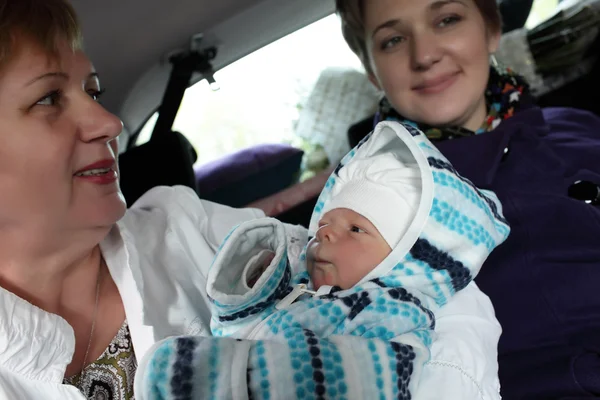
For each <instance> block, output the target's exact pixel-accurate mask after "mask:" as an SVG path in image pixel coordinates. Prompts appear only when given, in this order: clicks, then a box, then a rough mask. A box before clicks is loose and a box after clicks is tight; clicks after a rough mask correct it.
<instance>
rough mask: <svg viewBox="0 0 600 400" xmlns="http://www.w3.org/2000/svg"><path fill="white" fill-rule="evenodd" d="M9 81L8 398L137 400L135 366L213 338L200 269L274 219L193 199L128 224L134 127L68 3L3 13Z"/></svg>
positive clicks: (0, 140)
mask: <svg viewBox="0 0 600 400" xmlns="http://www.w3.org/2000/svg"><path fill="white" fill-rule="evenodd" d="M0 71H1V73H0V104H1V107H0V121H1V123H0V193H1V194H0V243H1V244H0V285H1V288H0V297H1V299H0V321H1V322H0V398H2V399H82V398H93V399H100V398H102V399H132V398H134V397H133V392H132V388H133V377H134V373H135V370H136V365H137V363H136V354H143V353H144V351H145V349H146V348H148V347H149V346H150V345H151V344H153V343H154V340H155V339H160V338H163V337H165V336H167V335H169V334H173V333H179V334H181V333H185V332H190V331H197V328H198V329H199V328H201V323H200V321H203V320H204V319H206V318H209V314H208V309H207V308H206V305H205V302H203V301H202V295H203V293H204V284H203V276H202V271H201V270H200V266H201V265H203V264H204V265H207V264H208V263H209V262H210V260H211V258H212V257H213V255H214V250H215V248H216V246H217V245H218V243H219V242H220V241H221V240H222V238H223V237H224V236H225V234H226V233H227V232H228V230H229V229H230V228H231V226H232V225H234V224H237V223H239V222H241V221H244V220H247V219H251V218H254V217H256V216H262V214H260V213H258V212H257V211H255V210H234V209H229V208H226V207H222V206H217V205H214V204H210V203H204V202H201V201H200V200H199V199H198V198H197V196H196V195H195V194H194V193H191V192H189V191H187V190H185V189H181V188H178V189H167V188H162V189H159V190H156V191H154V192H153V193H149V194H148V195H147V196H146V197H145V198H144V199H142V200H141V201H140V203H139V204H138V205H137V206H136V208H135V209H133V210H130V211H129V212H127V214H126V206H125V201H124V198H123V196H122V194H121V191H120V189H119V182H118V168H117V141H116V138H117V136H118V135H119V133H120V132H121V129H122V124H121V121H120V120H119V119H118V118H117V117H115V116H114V115H112V114H110V113H108V112H107V111H106V110H104V109H103V108H102V106H101V105H100V104H99V103H98V99H99V97H100V96H101V94H102V90H103V89H102V87H101V86H100V80H99V77H98V74H97V73H96V72H95V71H94V68H93V66H92V64H90V61H89V60H88V59H87V58H86V57H85V55H84V53H83V52H82V51H81V39H80V34H79V26H78V25H77V19H76V16H75V14H74V12H73V9H72V8H71V6H70V5H69V4H68V3H66V2H65V1H62V0H18V1H14V0H9V1H7V0H3V1H0ZM125 214H126V215H125ZM124 215H125V217H124V218H123V216H124ZM119 220H121V222H120V223H119V224H118V225H115V224H116V222H117V221H119ZM167 275H172V276H175V277H176V279H174V280H169V278H166V276H167ZM156 293H160V296H159V295H157V294H156ZM157 296H158V297H159V299H158V300H154V299H156V298H157ZM161 296H162V297H161ZM134 353H135V354H134ZM63 381H64V383H65V384H63ZM82 392H83V393H85V397H84V396H82V394H81V393H82ZM103 396H104V397H103Z"/></svg>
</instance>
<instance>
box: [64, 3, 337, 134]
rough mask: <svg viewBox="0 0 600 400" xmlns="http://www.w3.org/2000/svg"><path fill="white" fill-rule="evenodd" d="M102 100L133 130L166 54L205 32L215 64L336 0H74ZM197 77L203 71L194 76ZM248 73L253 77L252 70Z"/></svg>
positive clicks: (159, 86) (152, 105)
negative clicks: (213, 48)
mask: <svg viewBox="0 0 600 400" xmlns="http://www.w3.org/2000/svg"><path fill="white" fill-rule="evenodd" d="M73 5H74V6H75V8H76V9H77V12H78V14H79V16H80V18H81V20H82V24H83V33H84V38H85V48H86V51H87V53H88V55H89V57H90V58H91V60H92V61H93V62H94V64H95V66H96V69H97V70H98V72H99V73H100V75H101V79H102V82H103V85H104V86H105V87H107V89H108V90H107V93H106V96H105V98H104V104H105V106H106V107H107V108H108V109H109V110H111V111H112V112H115V113H116V114H117V115H119V117H121V118H122V119H123V122H124V123H125V126H126V128H127V130H128V131H132V132H134V131H136V130H137V129H139V128H140V127H141V126H142V124H143V122H144V121H145V120H146V119H147V118H148V117H149V116H150V115H151V114H152V112H153V111H154V110H155V109H156V108H157V107H158V106H159V104H160V101H161V99H162V95H163V93H164V89H165V87H166V83H167V81H168V78H169V73H170V70H171V65H170V64H169V63H168V57H167V56H168V55H169V54H172V53H173V52H174V51H176V50H177V49H184V48H187V46H188V45H189V40H190V37H191V36H192V35H193V34H195V33H199V32H202V33H204V34H205V41H206V44H207V45H211V44H215V45H217V47H218V54H217V57H216V59H215V60H214V61H213V66H214V68H215V70H218V69H220V68H223V67H224V66H226V65H228V64H230V63H232V62H234V61H236V60H238V59H239V58H241V57H243V56H245V55H247V54H249V53H250V52H253V51H255V50H257V49H259V48H261V47H263V46H265V45H267V44H269V43H271V42H273V41H274V40H277V39H279V38H281V37H283V36H285V35H287V34H289V33H291V32H293V31H295V30H297V29H299V28H301V27H303V26H305V25H307V24H309V23H311V22H314V21H316V20H318V19H320V18H322V17H324V16H326V15H328V14H331V13H332V12H333V11H334V1H333V0H262V1H256V0H219V1H210V0H127V1H122V0H103V1H100V2H96V1H89V0H73ZM194 79H195V81H197V80H199V79H201V77H200V76H195V77H194ZM248 79H252V77H251V76H249V77H248Z"/></svg>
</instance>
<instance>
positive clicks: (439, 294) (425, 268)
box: [394, 254, 450, 305]
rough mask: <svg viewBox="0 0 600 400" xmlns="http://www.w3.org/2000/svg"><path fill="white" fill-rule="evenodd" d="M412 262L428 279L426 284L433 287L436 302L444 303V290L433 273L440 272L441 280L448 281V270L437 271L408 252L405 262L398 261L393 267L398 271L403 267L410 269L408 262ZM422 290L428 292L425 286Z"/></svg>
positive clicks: (399, 283)
mask: <svg viewBox="0 0 600 400" xmlns="http://www.w3.org/2000/svg"><path fill="white" fill-rule="evenodd" d="M410 263H413V264H415V265H416V266H417V267H418V268H420V269H421V271H422V272H423V275H424V276H425V278H426V279H427V281H428V284H429V285H430V286H431V288H432V289H433V292H434V293H435V294H434V296H433V297H434V299H435V302H436V304H438V305H442V304H446V301H447V299H446V295H445V294H444V291H443V290H442V288H441V287H440V284H439V283H438V280H436V279H435V278H434V277H433V273H434V272H435V273H437V274H442V275H441V277H442V280H443V281H448V280H449V279H450V277H449V276H448V271H439V270H434V269H433V268H431V267H430V266H429V264H426V263H424V262H423V261H421V260H417V259H415V258H413V257H412V256H411V255H410V254H407V255H406V257H405V262H404V263H398V264H397V265H396V266H395V267H394V269H395V270H396V269H397V270H398V271H399V272H402V270H403V269H405V270H406V271H411V272H412V270H410V269H409V266H408V265H409V264H410ZM396 286H403V285H402V282H398V285H396ZM423 289H424V290H423V291H424V292H428V291H427V290H425V289H426V288H423Z"/></svg>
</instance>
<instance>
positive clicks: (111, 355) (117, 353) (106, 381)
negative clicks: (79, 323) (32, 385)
mask: <svg viewBox="0 0 600 400" xmlns="http://www.w3.org/2000/svg"><path fill="white" fill-rule="evenodd" d="M136 370H137V359H136V358H135V353H134V352H133V345H132V343H131V334H130V332H129V325H128V324H127V320H125V322H123V325H122V326H121V329H119V332H117V335H116V336H115V337H114V339H113V340H112V342H111V343H110V344H109V345H108V348H107V349H106V350H105V351H104V353H102V355H101V356H100V357H99V358H98V359H97V360H96V361H95V362H94V363H92V364H90V365H88V366H87V367H85V368H84V369H83V371H81V372H80V373H78V374H77V375H74V376H72V377H70V378H65V380H64V383H65V384H69V385H73V386H75V387H77V388H78V389H79V390H81V392H82V393H83V394H84V395H85V397H86V398H87V399H88V400H135V396H134V394H133V378H134V376H135V371H136Z"/></svg>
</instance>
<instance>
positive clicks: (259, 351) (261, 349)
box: [248, 342, 271, 400]
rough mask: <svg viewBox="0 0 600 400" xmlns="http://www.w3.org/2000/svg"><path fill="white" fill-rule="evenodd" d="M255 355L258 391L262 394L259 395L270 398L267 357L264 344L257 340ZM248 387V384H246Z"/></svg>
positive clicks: (265, 398) (266, 399)
mask: <svg viewBox="0 0 600 400" xmlns="http://www.w3.org/2000/svg"><path fill="white" fill-rule="evenodd" d="M255 351H256V355H257V364H258V372H259V374H258V375H259V378H258V379H259V380H260V382H259V384H260V391H261V393H262V394H263V395H262V396H261V398H262V399H264V400H270V398H271V391H270V389H271V383H270V382H269V368H268V366H267V357H266V355H265V352H266V351H265V345H264V343H263V342H257V343H256V347H255ZM248 387H250V385H249V384H248Z"/></svg>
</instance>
